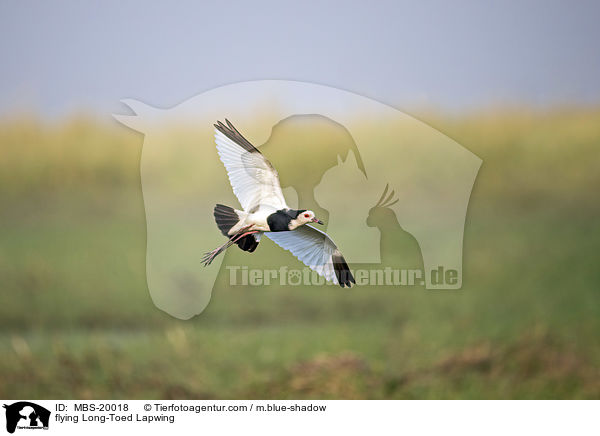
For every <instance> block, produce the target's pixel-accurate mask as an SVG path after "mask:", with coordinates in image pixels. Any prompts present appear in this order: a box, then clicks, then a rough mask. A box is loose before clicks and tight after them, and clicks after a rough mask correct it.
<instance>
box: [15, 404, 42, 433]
mask: <svg viewBox="0 0 600 436" xmlns="http://www.w3.org/2000/svg"><path fill="white" fill-rule="evenodd" d="M3 407H4V408H5V409H6V431H8V432H9V433H14V432H15V430H16V429H17V428H19V429H48V424H49V421H50V411H49V410H48V409H46V408H44V407H42V406H39V405H37V404H35V403H31V402H29V401H19V402H17V403H13V404H10V405H6V404H5V405H4V406H3Z"/></svg>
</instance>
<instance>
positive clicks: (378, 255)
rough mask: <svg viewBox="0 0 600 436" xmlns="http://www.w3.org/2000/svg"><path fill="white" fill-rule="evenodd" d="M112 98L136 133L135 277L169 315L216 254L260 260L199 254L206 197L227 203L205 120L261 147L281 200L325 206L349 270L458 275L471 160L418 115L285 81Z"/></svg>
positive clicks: (217, 237) (207, 288)
mask: <svg viewBox="0 0 600 436" xmlns="http://www.w3.org/2000/svg"><path fill="white" fill-rule="evenodd" d="M123 102H124V103H125V104H126V105H127V106H129V107H130V108H131V110H132V111H133V112H134V114H133V115H115V118H116V119H117V120H118V121H120V122H121V123H123V124H125V125H127V126H129V127H131V128H133V129H134V130H136V131H138V132H141V133H143V134H144V145H143V149H142V157H141V163H140V173H141V180H142V191H143V196H144V207H145V211H146V224H147V248H146V276H147V282H148V287H149V290H150V294H151V296H152V299H153V301H154V303H155V304H156V305H157V306H158V307H159V308H160V309H162V310H164V311H166V312H168V313H169V314H171V315H173V316H175V317H177V318H181V319H188V318H191V317H192V316H194V315H196V314H199V313H201V312H202V311H203V310H204V308H205V307H206V305H207V304H208V302H209V301H210V296H211V292H212V289H213V286H214V284H215V281H216V279H217V275H218V273H219V265H220V264H221V263H222V262H227V261H228V260H229V259H237V257H236V256H240V257H239V261H240V262H244V264H250V262H260V257H261V256H254V255H253V256H248V255H246V254H247V253H245V252H242V251H241V250H235V251H232V250H229V251H228V252H227V256H228V257H225V256H220V257H218V258H217V259H216V260H215V262H214V263H213V264H212V265H211V266H210V267H208V268H202V267H201V265H200V259H201V258H202V254H203V253H204V252H205V251H206V250H207V249H208V248H212V247H214V246H217V245H221V244H222V242H223V241H222V239H221V238H222V236H221V234H220V232H219V231H218V229H217V228H216V226H215V223H214V219H213V216H212V210H213V207H214V205H215V204H217V203H222V204H229V205H238V202H237V199H236V198H235V197H234V195H233V193H232V192H231V188H230V186H229V180H228V179H227V174H226V172H225V170H224V168H223V165H222V163H221V161H220V160H219V156H218V155H217V151H216V148H215V141H214V130H213V123H214V122H215V121H216V120H222V119H224V118H228V119H229V120H232V121H233V122H234V124H235V126H236V127H237V128H238V130H239V131H240V132H242V133H243V135H244V136H245V137H246V138H247V139H248V140H249V141H250V142H251V143H252V144H254V145H255V146H256V147H257V148H259V149H261V150H264V153H265V155H266V156H267V158H269V159H270V160H271V162H272V163H273V165H274V166H275V168H276V169H277V170H278V172H279V174H280V179H281V184H282V188H283V189H284V195H285V197H286V199H287V200H288V204H289V206H290V207H292V208H294V207H300V208H303V209H310V210H312V211H315V212H316V214H317V215H318V216H320V217H323V218H325V219H324V220H325V221H326V224H327V232H328V234H329V235H330V236H331V237H332V238H333V239H334V241H336V243H337V244H338V245H339V246H340V248H341V249H342V251H343V252H344V253H345V257H346V259H347V261H348V262H349V263H350V266H351V268H352V267H353V264H354V265H355V266H356V265H357V264H360V265H363V264H376V265H386V266H392V267H398V268H402V267H404V266H406V265H409V266H410V267H416V268H422V269H423V272H424V274H423V280H422V285H423V286H424V288H426V289H458V288H460V287H461V286H462V243H463V232H464V225H465V219H466V212H467V206H468V203H469V198H470V194H471V189H472V187H473V184H474V181H475V178H476V176H477V173H478V171H479V168H480V166H481V162H482V161H481V159H480V158H479V157H477V156H476V155H474V154H473V153H471V152H470V151H469V150H467V149H465V148H464V147H462V146H461V145H459V144H458V143H456V142H455V141H453V140H452V139H451V138H449V137H447V136H445V135H444V134H442V133H440V132H438V131H437V130H435V129H433V128H432V127H430V126H428V125H426V124H425V123H423V122H421V121H419V120H417V119H415V118H413V117H411V116H409V115H407V114H404V113H402V112H400V111H398V110H396V109H394V108H391V107H389V106H387V105H384V104H382V103H379V102H376V101H374V100H371V99H368V98H365V97H362V96H359V95H356V94H353V93H350V92H347V91H342V90H339V89H335V88H330V87H326V86H320V85H315V84H310V83H302V82H292V81H272V80H267V81H255V82H243V83H237V84H233V85H228V86H224V87H221V88H217V89H213V90H211V91H208V92H206V93H203V94H200V95H198V96H196V97H193V98H191V99H189V100H187V101H185V102H183V103H181V104H180V105H178V106H175V107H173V108H170V109H157V108H153V107H150V106H148V105H145V104H143V103H140V102H139V101H134V100H124V101H123ZM320 135H321V136H320ZM384 190H387V192H385V195H384V198H383V199H381V200H380V197H381V196H382V192H383V191H384ZM390 195H391V196H390ZM388 197H389V198H388ZM378 200H380V201H379V203H378ZM263 245H264V247H263ZM270 245H273V246H274V244H261V247H260V248H259V249H258V250H270V248H269V246H270ZM276 248H278V247H275V246H274V248H273V249H276ZM258 250H257V252H258ZM238 252H239V253H238ZM409 252H410V253H409ZM242 255H245V256H244V257H241V256H242ZM280 257H281V256H279V258H280ZM267 258H269V259H278V256H277V255H274V256H267ZM224 259H227V260H224ZM263 266H264V267H266V268H278V267H279V265H263ZM298 266H300V267H302V266H303V265H298ZM440 271H441V277H440V274H439V273H440ZM444 273H449V274H444ZM445 278H448V280H445Z"/></svg>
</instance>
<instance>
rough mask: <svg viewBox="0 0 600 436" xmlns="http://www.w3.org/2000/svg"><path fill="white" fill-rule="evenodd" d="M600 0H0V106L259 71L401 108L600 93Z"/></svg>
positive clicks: (89, 104)
mask: <svg viewBox="0 0 600 436" xmlns="http://www.w3.org/2000/svg"><path fill="white" fill-rule="evenodd" d="M599 21H600V2H598V1H576V2H567V1H513V2H508V1H502V2H501V1H494V2H492V1H442V0H440V1H416V0H413V1H411V2H401V1H381V2H380V1H368V2H357V1H352V2H341V1H331V2H323V1H321V2H319V1H303V2H283V1H281V0H278V1H256V0H255V1H251V2H241V1H226V2H143V1H108V2H100V1H97V2H92V1H86V2H81V1H56V2H44V1H37V2H34V1H6V0H2V1H1V2H0V32H1V38H0V56H1V60H2V62H1V64H0V65H1V66H0V115H6V114H10V113H13V112H15V111H23V110H29V111H35V112H38V113H40V114H42V115H43V116H47V117H56V116H59V117H60V116H65V115H68V114H70V113H72V112H74V111H76V110H80V109H86V110H88V111H93V112H94V113H97V114H98V115H99V116H101V117H103V116H106V117H109V116H110V114H111V113H113V112H122V111H123V106H122V105H121V104H120V103H119V100H120V99H122V98H127V97H129V98H135V99H139V100H141V101H144V102H147V103H148V104H151V105H154V106H158V107H170V106H173V105H176V104H178V103H180V102H181V101H184V100H186V99H188V98H190V97H192V96H194V95H196V94H198V93H200V92H203V91H206V90H208V89H211V88H214V87H217V86H220V85H224V84H229V83H234V82H239V81H245V80H255V79H289V80H300V81H308V82H313V83H319V84H324V85H330V86H335V87H338V88H342V89H346V90H349V91H352V92H355V93H358V94H361V95H364V96H367V97H370V98H374V99H376V100H379V101H381V102H383V103H387V104H390V105H392V106H394V107H396V108H399V109H410V108H413V107H415V106H427V107H433V108H440V109H443V110H450V111H456V110H463V109H473V108H475V109H476V108H478V107H482V106H490V105H492V104H497V103H504V104H527V105H535V106H547V105H552V104H560V103H585V104H597V103H599V102H600V80H599V78H600V44H599V41H600V25H599Z"/></svg>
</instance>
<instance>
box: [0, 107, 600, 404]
mask: <svg viewBox="0 0 600 436" xmlns="http://www.w3.org/2000/svg"><path fill="white" fill-rule="evenodd" d="M419 118H420V119H422V120H423V121H425V122H427V123H428V124H430V125H431V126H433V127H434V128H436V129H438V130H439V131H441V132H443V133H445V134H446V135H448V136H450V137H451V138H453V139H454V140H456V141H457V142H458V143H460V144H462V145H464V146H465V147H467V148H468V149H470V150H471V151H473V152H474V153H476V154H477V155H478V156H480V157H481V158H482V159H483V161H484V163H483V166H482V168H481V170H480V172H479V176H478V179H477V181H476V183H475V187H474V189H473V194H472V197H471V202H470V205H469V212H468V215H467V225H466V229H465V240H464V283H463V289H462V290H460V291H425V290H423V289H391V288H384V287H382V288H361V287H354V288H353V289H351V290H347V289H346V290H343V289H339V288H337V287H324V288H306V289H300V288H297V287H294V288H273V289H272V288H265V289H262V288H245V287H241V286H240V287H232V288H227V287H224V286H221V287H219V288H218V290H217V291H216V292H214V293H213V297H212V300H211V303H210V305H209V306H208V308H207V309H206V311H205V312H204V313H203V314H201V315H200V316H198V317H196V318H194V319H192V320H190V321H179V320H176V319H174V318H171V317H170V316H168V315H166V314H165V313H163V312H161V311H160V310H158V309H157V308H156V307H155V306H154V305H153V303H152V301H151V299H150V297H149V294H148V290H147V287H146V278H145V236H146V235H145V216H144V205H143V200H142V195H141V187H140V176H139V159H140V152H141V148H142V141H143V138H142V136H141V135H140V134H137V133H134V132H133V131H130V130H128V129H126V128H124V127H122V126H119V125H117V124H116V123H115V124H104V123H102V122H99V121H97V120H94V119H93V118H91V117H84V116H82V117H79V118H74V119H72V120H69V121H63V122H60V123H55V124H50V123H47V122H42V121H39V120H36V119H35V118H34V117H31V118H28V117H19V118H15V119H10V120H8V119H5V120H4V121H2V122H0V200H1V202H0V204H1V208H0V356H1V357H0V397H2V398H29V399H47V398H82V399H87V398H105V399H108V398H206V399H208V398H222V399H230V398H600V334H599V332H600V269H599V268H598V260H599V255H598V247H600V229H599V226H598V222H599V218H600V206H599V203H598V187H599V186H600V171H599V168H600V110H597V109H590V108H556V109H554V110H552V111H544V112H542V111H529V110H525V109H510V110H508V109H507V110H490V111H487V112H481V113H477V114H470V115H462V116H460V117H458V116H455V117H445V116H441V115H439V114H435V113H423V114H421V115H420V117H419ZM207 248H210V247H207Z"/></svg>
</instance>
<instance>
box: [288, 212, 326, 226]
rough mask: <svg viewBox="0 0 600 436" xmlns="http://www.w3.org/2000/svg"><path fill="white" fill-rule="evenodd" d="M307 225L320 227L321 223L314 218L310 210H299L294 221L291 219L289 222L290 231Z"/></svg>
mask: <svg viewBox="0 0 600 436" xmlns="http://www.w3.org/2000/svg"><path fill="white" fill-rule="evenodd" d="M308 223H317V224H321V225H322V224H323V221H321V220H320V219H317V217H315V213H314V212H313V211H312V210H301V211H299V213H298V216H297V217H296V219H293V220H292V221H291V222H290V229H295V228H297V227H300V226H301V225H304V224H308Z"/></svg>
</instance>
